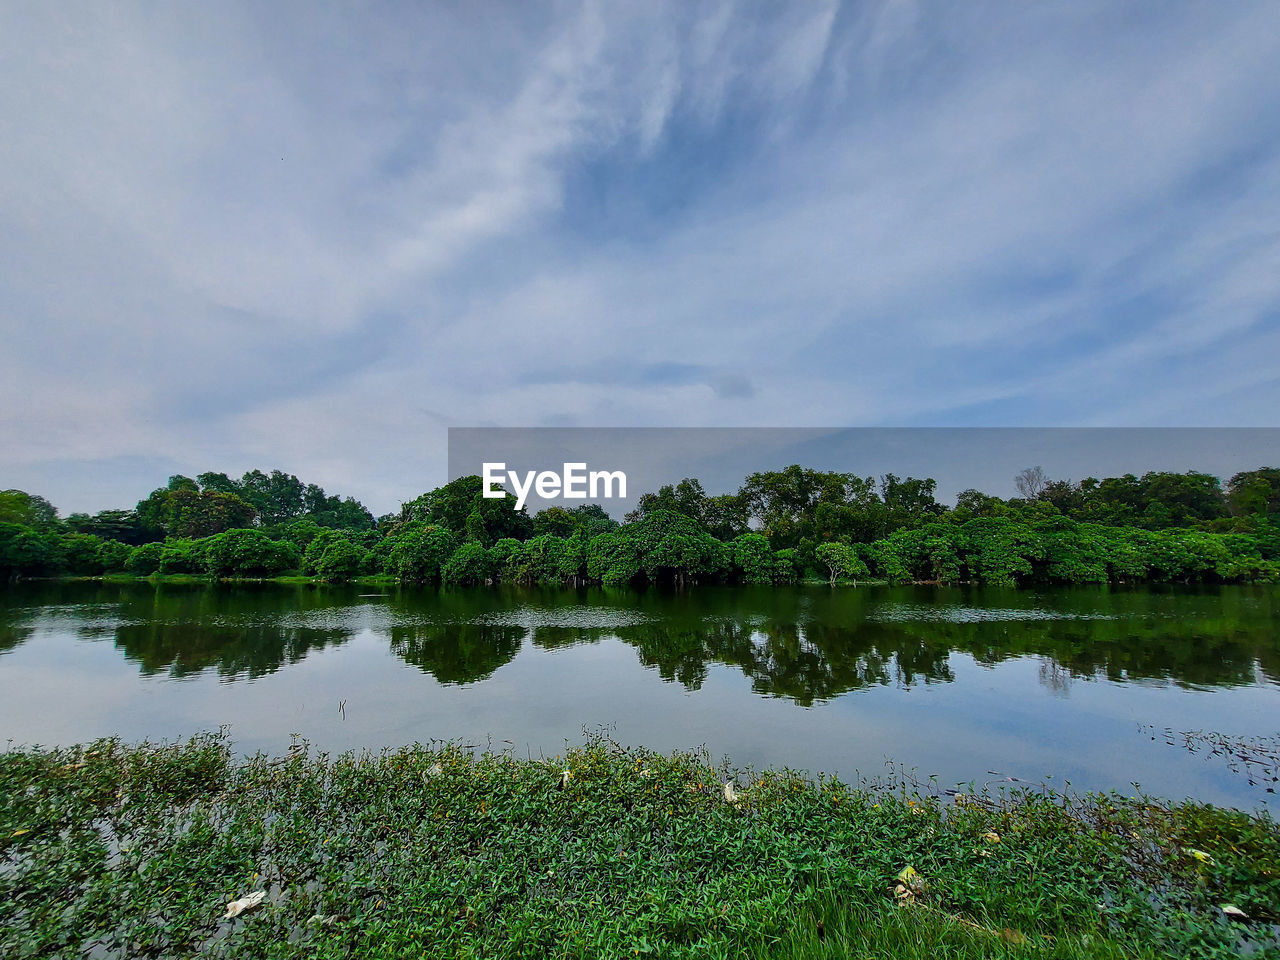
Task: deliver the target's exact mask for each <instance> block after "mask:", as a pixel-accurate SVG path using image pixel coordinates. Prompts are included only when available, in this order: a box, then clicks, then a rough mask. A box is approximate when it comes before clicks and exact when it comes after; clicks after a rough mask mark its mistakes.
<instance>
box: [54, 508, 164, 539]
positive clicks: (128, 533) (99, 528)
mask: <svg viewBox="0 0 1280 960" xmlns="http://www.w3.org/2000/svg"><path fill="white" fill-rule="evenodd" d="M63 526H65V527H66V528H67V529H68V530H70V531H71V532H72V533H87V534H91V535H92V536H95V537H102V538H103V539H104V540H119V541H120V542H121V543H127V544H131V545H134V546H136V545H137V544H139V543H143V542H145V541H146V536H147V532H146V530H145V529H144V528H143V527H142V525H141V524H140V523H139V521H138V515H137V514H136V513H134V512H133V511H132V510H100V511H98V512H97V513H95V514H94V515H93V516H89V514H87V513H73V514H71V515H70V516H68V517H67V519H66V520H64V521H63Z"/></svg>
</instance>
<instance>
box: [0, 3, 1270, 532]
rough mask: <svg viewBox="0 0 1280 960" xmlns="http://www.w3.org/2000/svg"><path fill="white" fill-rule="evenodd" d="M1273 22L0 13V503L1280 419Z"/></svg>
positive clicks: (378, 12) (369, 489)
mask: <svg viewBox="0 0 1280 960" xmlns="http://www.w3.org/2000/svg"><path fill="white" fill-rule="evenodd" d="M1278 104H1280V12H1278V11H1277V8H1276V5H1275V3H1274V2H1272V0H1260V2H1248V0H1240V2H1233V3H1230V4H1223V3H1199V4H1189V3H1160V4H1152V3H1143V2H1136V3H1117V2H1115V0H1103V2H1088V0H1072V2H1063V3H1048V2H1046V3H1036V4H1027V3H1022V2H1009V3H977V2H974V3H946V2H939V3H934V4H931V3H925V2H921V3H916V2H910V0H889V2H865V3H845V4H838V3H833V4H828V3H794V4H771V5H766V4H758V3H753V4H746V3H743V4H734V3H719V2H696V3H687V2H675V3H671V4H669V5H664V4H660V3H657V2H645V3H628V4H623V3H617V4H607V3H599V4H596V3H585V4H579V3H552V4H531V3H512V4H511V5H510V6H502V5H499V4H497V3H466V2H458V3H447V4H446V3H438V4H404V5H399V4H374V5H370V6H366V7H363V8H356V7H355V5H343V6H342V7H341V8H340V9H339V8H338V7H337V6H336V5H334V6H328V5H324V6H322V5H319V4H314V3H309V2H308V3H297V4H287V3H282V2H275V3H266V4H264V3H251V4H245V5H243V6H240V5H236V4H233V3H216V4H188V3H168V4H148V5H137V6H134V5H129V4H103V3H85V4H74V3H41V2H22V0H18V2H11V3H6V4H4V5H3V6H2V7H0V121H2V124H3V126H2V131H3V132H2V134H0V324H3V327H2V328H0V332H2V335H3V350H0V488H3V487H9V486H18V487H22V488H25V489H29V490H33V491H36V492H42V493H44V494H45V495H47V496H49V497H50V498H51V499H52V500H54V502H55V503H56V504H57V505H58V506H59V507H61V508H62V510H63V512H64V513H65V512H67V511H69V510H76V509H98V508H101V507H107V506H117V505H122V504H128V503H131V502H132V501H134V500H136V499H138V498H139V497H140V496H143V495H144V494H145V493H146V492H147V491H148V490H150V489H151V488H152V487H154V486H157V485H159V484H161V483H163V481H164V479H165V477H167V476H168V474H170V473H173V472H179V471H180V472H184V473H190V474H194V473H198V472H200V471H203V470H206V469H214V470H225V471H227V472H230V473H232V474H238V473H240V472H242V471H244V470H245V469H248V468H250V467H262V468H264V469H270V468H272V467H279V468H282V469H285V470H288V471H290V472H294V473H297V474H298V475H300V476H302V477H303V478H304V479H306V480H311V481H316V482H319V483H321V484H323V485H324V486H326V487H327V488H329V489H331V490H333V491H336V492H341V493H352V494H355V495H357V496H359V497H361V498H362V499H364V500H365V501H366V502H367V503H369V505H370V506H371V507H373V508H374V509H375V512H380V511H382V510H386V509H390V508H392V507H394V506H395V505H396V504H397V503H398V502H399V501H400V500H401V499H405V498H408V497H411V496H414V495H415V494H417V493H418V492H420V491H422V490H424V489H427V488H429V487H431V486H434V485H436V484H438V483H440V482H442V481H443V480H444V479H445V453H446V450H445V436H446V428H447V427H448V426H451V425H453V426H462V425H504V426H534V425H540V426H546V425H552V426H564V425H601V426H603V425H617V426H659V425H660V426H698V425H725V426H737V425H767V426H788V425H795V426H832V425H957V424H966V425H969V424H971V425H1142V426H1146V425H1223V424H1246V425H1254V426H1280V109H1278V108H1277V105H1278Z"/></svg>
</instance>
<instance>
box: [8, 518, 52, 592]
mask: <svg viewBox="0 0 1280 960" xmlns="http://www.w3.org/2000/svg"><path fill="white" fill-rule="evenodd" d="M52 554H53V551H52V550H51V548H50V543H49V540H48V539H47V538H45V537H44V536H42V535H41V534H40V533H39V532H38V531H36V530H33V529H32V528H31V527H28V526H24V525H23V524H19V523H9V522H6V521H0V581H3V582H9V581H11V580H16V579H18V578H19V577H24V576H31V575H33V574H37V573H41V572H43V571H44V570H45V569H46V568H48V567H49V566H50V565H51V564H52V563H53V560H54V557H53V555H52Z"/></svg>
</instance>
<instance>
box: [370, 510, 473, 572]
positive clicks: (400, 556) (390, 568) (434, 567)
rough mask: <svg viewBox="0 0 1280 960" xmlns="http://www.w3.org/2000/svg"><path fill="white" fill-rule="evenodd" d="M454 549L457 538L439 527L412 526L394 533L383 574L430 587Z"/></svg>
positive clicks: (419, 524) (418, 523)
mask: <svg viewBox="0 0 1280 960" xmlns="http://www.w3.org/2000/svg"><path fill="white" fill-rule="evenodd" d="M457 548H458V538H457V537H456V536H454V534H453V533H452V532H451V531H449V530H446V529H445V528H443V527H439V526H435V525H432V524H425V523H420V522H415V523H411V524H408V525H407V526H406V527H404V528H402V529H401V530H400V531H398V532H397V533H396V535H395V538H394V543H393V544H392V546H391V550H390V552H389V554H388V555H387V561H386V565H385V570H386V572H387V573H390V574H391V575H392V576H394V577H396V579H398V580H404V581H408V582H410V583H432V582H434V581H436V580H439V579H440V570H441V568H442V567H443V566H444V564H445V563H446V562H447V561H448V559H449V558H450V557H451V556H453V552H454V551H455V550H456V549H457Z"/></svg>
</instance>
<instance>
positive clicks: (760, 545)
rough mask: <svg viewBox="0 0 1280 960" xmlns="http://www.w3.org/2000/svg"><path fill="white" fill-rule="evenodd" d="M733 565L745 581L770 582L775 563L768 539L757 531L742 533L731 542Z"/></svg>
mask: <svg viewBox="0 0 1280 960" xmlns="http://www.w3.org/2000/svg"><path fill="white" fill-rule="evenodd" d="M729 546H730V549H731V550H732V556H733V565H734V566H735V567H736V568H737V569H738V570H739V571H741V576H742V579H743V580H744V581H745V582H747V583H772V582H773V576H774V569H775V567H776V565H777V563H776V558H775V557H774V555H773V550H772V549H770V547H769V541H768V539H766V538H765V537H763V536H761V535H760V534H758V533H744V534H743V535H742V536H740V537H738V538H737V539H735V540H734V541H733V543H731V544H730V545H729Z"/></svg>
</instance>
